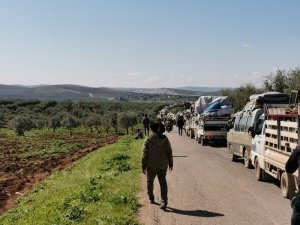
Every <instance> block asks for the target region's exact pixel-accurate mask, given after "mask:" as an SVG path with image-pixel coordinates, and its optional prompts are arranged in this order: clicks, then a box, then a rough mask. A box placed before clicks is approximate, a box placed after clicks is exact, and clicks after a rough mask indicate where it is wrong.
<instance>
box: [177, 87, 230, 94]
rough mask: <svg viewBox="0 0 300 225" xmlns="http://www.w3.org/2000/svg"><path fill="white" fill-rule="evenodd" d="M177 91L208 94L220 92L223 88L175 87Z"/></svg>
mask: <svg viewBox="0 0 300 225" xmlns="http://www.w3.org/2000/svg"><path fill="white" fill-rule="evenodd" d="M176 89H178V90H186V91H194V92H198V93H209V92H218V91H221V90H222V89H224V88H221V87H193V86H187V87H176Z"/></svg>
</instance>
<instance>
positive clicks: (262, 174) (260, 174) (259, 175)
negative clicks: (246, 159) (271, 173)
mask: <svg viewBox="0 0 300 225" xmlns="http://www.w3.org/2000/svg"><path fill="white" fill-rule="evenodd" d="M254 164H255V178H256V180H258V181H264V177H265V171H264V170H262V169H261V168H260V166H259V162H258V159H255V163H254Z"/></svg>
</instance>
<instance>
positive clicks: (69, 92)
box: [0, 84, 200, 101]
mask: <svg viewBox="0 0 300 225" xmlns="http://www.w3.org/2000/svg"><path fill="white" fill-rule="evenodd" d="M199 94H200V93H199V92H196V91H193V90H183V89H182V90H181V89H180V90H179V89H172V88H107V87H98V88H95V87H86V86H80V85H71V84H60V85H33V86H23V85H4V84H0V98H2V99H7V98H10V99H40V100H49V99H51V100H67V99H70V100H102V99H103V100H123V101H128V100H162V99H178V98H179V99H180V98H184V97H187V96H192V97H193V96H194V97H197V96H199Z"/></svg>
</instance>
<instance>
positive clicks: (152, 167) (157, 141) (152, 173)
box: [142, 123, 173, 209]
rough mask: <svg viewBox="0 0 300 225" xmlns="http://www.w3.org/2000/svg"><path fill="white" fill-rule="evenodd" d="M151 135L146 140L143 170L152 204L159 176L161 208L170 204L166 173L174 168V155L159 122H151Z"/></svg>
mask: <svg viewBox="0 0 300 225" xmlns="http://www.w3.org/2000/svg"><path fill="white" fill-rule="evenodd" d="M150 129H151V131H152V132H151V135H150V136H149V137H148V138H147V139H146V140H145V142H144V145H143V155H142V170H143V173H144V174H145V175H147V191H148V196H149V200H150V204H154V194H153V182H154V179H155V177H156V176H157V177H158V181H159V184H160V192H161V205H160V208H161V209H166V207H167V204H168V185H167V180H166V174H167V170H168V167H169V170H170V171H172V170H173V155H172V148H171V144H170V142H169V139H168V138H167V137H166V136H165V135H163V134H162V133H161V132H159V124H158V123H151V125H150Z"/></svg>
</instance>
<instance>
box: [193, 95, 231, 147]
mask: <svg viewBox="0 0 300 225" xmlns="http://www.w3.org/2000/svg"><path fill="white" fill-rule="evenodd" d="M195 109H196V112H197V116H196V117H193V118H192V121H191V124H192V126H191V127H192V128H193V130H194V131H193V134H194V136H195V140H196V141H198V143H200V144H202V145H207V144H208V143H216V142H219V143H220V142H221V143H226V134H227V131H226V127H225V126H226V124H227V122H228V120H229V119H230V118H231V115H232V113H233V108H232V104H231V101H230V99H229V97H228V96H201V97H200V98H199V99H198V100H197V102H195Z"/></svg>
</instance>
